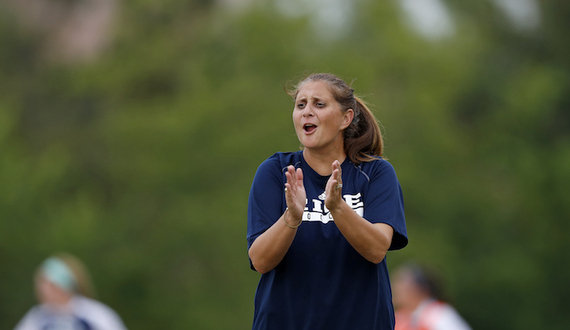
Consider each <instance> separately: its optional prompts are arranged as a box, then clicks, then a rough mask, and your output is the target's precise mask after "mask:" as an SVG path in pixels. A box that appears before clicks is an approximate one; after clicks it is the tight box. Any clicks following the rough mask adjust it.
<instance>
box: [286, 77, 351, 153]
mask: <svg viewBox="0 0 570 330" xmlns="http://www.w3.org/2000/svg"><path fill="white" fill-rule="evenodd" d="M352 117H353V111H352V109H349V110H348V111H346V112H345V113H342V111H341V109H340V105H339V103H338V102H337V101H336V100H335V98H334V96H333V95H332V93H331V91H330V88H329V86H328V85H327V83H325V82H323V81H309V82H306V83H304V84H303V85H302V87H301V89H300V90H299V93H297V98H296V99H295V110H293V124H294V125H295V132H296V133H297V137H298V138H299V141H300V142H301V144H302V145H303V146H304V147H305V148H306V149H313V150H322V151H329V152H334V151H337V150H340V151H342V152H344V140H343V133H342V132H343V130H344V129H345V128H346V127H348V125H349V124H350V122H351V121H352Z"/></svg>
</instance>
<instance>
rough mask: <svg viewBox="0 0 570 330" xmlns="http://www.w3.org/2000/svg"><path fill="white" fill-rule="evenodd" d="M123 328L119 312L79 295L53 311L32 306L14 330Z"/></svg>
mask: <svg viewBox="0 0 570 330" xmlns="http://www.w3.org/2000/svg"><path fill="white" fill-rule="evenodd" d="M43 329H50V330H51V329H65V330H126V327H125V325H124V324H123V321H122V320H121V318H120V317H119V315H118V314H117V313H116V312H115V311H114V310H113V309H111V308H110V307H109V306H107V305H105V304H103V303H101V302H99V301H96V300H94V299H91V298H87V297H84V296H81V295H75V296H74V297H73V298H72V299H71V300H70V301H69V303H68V304H67V306H65V311H56V310H54V309H53V308H51V307H49V306H47V305H37V306H34V307H33V308H32V309H30V311H28V312H27V313H26V315H24V317H23V318H22V320H20V322H19V323H18V325H16V327H15V328H14V330H43Z"/></svg>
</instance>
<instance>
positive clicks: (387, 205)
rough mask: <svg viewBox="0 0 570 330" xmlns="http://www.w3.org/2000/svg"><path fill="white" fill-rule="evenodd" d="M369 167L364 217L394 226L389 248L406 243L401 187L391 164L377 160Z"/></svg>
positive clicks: (399, 246) (396, 248) (406, 235)
mask: <svg viewBox="0 0 570 330" xmlns="http://www.w3.org/2000/svg"><path fill="white" fill-rule="evenodd" d="M374 163H375V164H374V165H373V166H371V167H370V169H369V180H370V181H369V185H368V191H367V192H366V194H365V195H364V210H365V211H364V218H365V219H367V220H368V221H370V222H372V223H379V222H380V223H386V224H388V225H390V226H392V228H394V236H393V237H392V244H391V245H390V250H398V249H401V248H403V247H405V246H406V245H407V244H408V234H407V230H406V221H405V216H404V197H403V194H402V188H401V187H400V183H399V181H398V178H397V176H396V171H395V170H394V167H393V166H392V164H390V163H389V162H387V161H385V160H378V161H375V162H374Z"/></svg>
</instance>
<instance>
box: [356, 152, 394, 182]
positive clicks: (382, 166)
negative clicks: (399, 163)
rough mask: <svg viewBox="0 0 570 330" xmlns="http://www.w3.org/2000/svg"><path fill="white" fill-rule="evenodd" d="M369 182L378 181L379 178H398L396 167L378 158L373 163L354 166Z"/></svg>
mask: <svg viewBox="0 0 570 330" xmlns="http://www.w3.org/2000/svg"><path fill="white" fill-rule="evenodd" d="M354 168H355V169H356V170H358V171H359V172H360V173H361V174H362V175H363V176H364V177H365V178H366V179H367V180H368V181H372V180H374V179H378V178H379V177H389V178H396V170H395V169H394V166H392V164H391V163H390V162H388V161H387V160H385V159H383V158H380V157H378V158H376V159H374V160H372V161H368V162H363V163H360V164H359V165H354Z"/></svg>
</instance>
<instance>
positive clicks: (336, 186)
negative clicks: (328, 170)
mask: <svg viewBox="0 0 570 330" xmlns="http://www.w3.org/2000/svg"><path fill="white" fill-rule="evenodd" d="M325 194H326V198H325V206H326V207H327V209H329V211H330V210H334V209H335V208H337V207H339V206H340V203H342V202H343V200H342V170H341V168H340V162H339V161H338V160H335V161H334V162H333V163H332V174H331V177H330V178H329V181H328V182H327V185H326V187H325Z"/></svg>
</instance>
